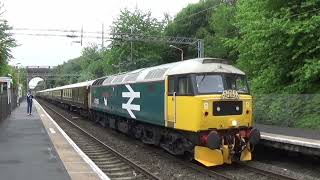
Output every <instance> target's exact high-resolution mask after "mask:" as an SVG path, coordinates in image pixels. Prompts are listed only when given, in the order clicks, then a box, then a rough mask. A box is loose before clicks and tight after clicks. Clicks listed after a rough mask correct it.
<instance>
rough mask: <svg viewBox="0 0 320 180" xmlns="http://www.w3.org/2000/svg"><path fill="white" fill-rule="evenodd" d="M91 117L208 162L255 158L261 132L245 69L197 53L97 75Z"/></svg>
mask: <svg viewBox="0 0 320 180" xmlns="http://www.w3.org/2000/svg"><path fill="white" fill-rule="evenodd" d="M90 114H91V118H92V119H95V120H96V121H100V122H102V124H104V125H107V126H110V127H111V128H115V129H118V130H120V131H121V132H124V133H127V134H130V135H133V136H134V137H136V138H139V139H142V141H143V142H145V143H149V144H154V145H160V146H161V147H162V148H164V149H166V150H167V151H169V152H170V153H172V154H179V155H181V154H191V155H192V156H193V158H194V159H196V160H197V161H199V162H201V163H202V164H204V165H206V166H215V165H221V164H223V163H231V162H232V160H233V159H235V158H237V159H240V160H242V161H245V160H251V149H252V147H251V146H252V145H254V144H256V143H257V141H258V140H259V138H260V133H259V131H258V130H256V129H252V126H253V120H252V97H251V96H250V93H249V88H248V85H247V82H246V77H245V74H244V73H243V72H242V71H240V70H239V69H237V68H235V67H233V66H231V65H228V64H226V63H224V60H221V59H214V58H205V59H191V60H186V61H182V62H176V63H170V64H165V65H160V66H156V67H151V68H145V69H140V70H136V71H132V72H128V73H123V74H118V75H113V76H108V77H104V78H100V79H98V80H96V81H95V82H94V83H93V84H92V87H91V105H90Z"/></svg>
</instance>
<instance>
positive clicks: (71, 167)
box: [0, 101, 108, 180]
mask: <svg viewBox="0 0 320 180" xmlns="http://www.w3.org/2000/svg"><path fill="white" fill-rule="evenodd" d="M33 105H34V107H33V110H32V115H30V116H28V115H27V104H26V102H22V103H21V105H20V107H17V108H16V109H15V110H14V111H13V112H12V114H11V116H9V117H8V118H7V119H5V120H2V121H0V174H1V177H0V179H10V180H19V179H24V180H43V179H46V180H69V179H80V180H81V179H90V180H96V179H108V178H107V177H104V176H105V175H104V174H102V172H101V171H100V172H99V169H98V168H97V167H96V166H95V165H94V163H93V162H90V159H89V158H88V157H86V155H85V154H81V153H83V152H82V151H81V150H80V149H77V146H76V145H75V144H72V143H73V141H72V140H71V139H70V138H69V137H68V136H67V135H66V134H65V133H64V132H63V131H62V130H61V128H60V127H59V126H58V125H57V124H56V123H55V122H54V121H53V120H52V118H51V117H50V116H49V115H48V114H47V113H46V112H45V111H44V110H43V108H42V107H41V106H40V105H39V104H38V103H37V102H36V101H34V104H33ZM68 138H69V139H68ZM92 163H93V164H92Z"/></svg>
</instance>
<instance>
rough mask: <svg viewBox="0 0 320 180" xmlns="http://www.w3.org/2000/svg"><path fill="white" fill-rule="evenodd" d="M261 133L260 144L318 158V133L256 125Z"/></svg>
mask: <svg viewBox="0 0 320 180" xmlns="http://www.w3.org/2000/svg"><path fill="white" fill-rule="evenodd" d="M255 127H256V128H258V129H259V130H260V131H261V143H262V144H264V145H267V146H272V147H275V148H280V149H284V150H288V151H293V152H300V153H303V154H307V155H316V156H320V131H319V130H311V129H299V128H289V127H279V126H272V125H263V124H256V125H255Z"/></svg>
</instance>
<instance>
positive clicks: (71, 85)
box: [39, 80, 94, 92]
mask: <svg viewBox="0 0 320 180" xmlns="http://www.w3.org/2000/svg"><path fill="white" fill-rule="evenodd" d="M93 82H94V80H92V81H85V82H80V83H75V84H69V85H65V86H60V87H56V88H51V89H46V90H43V91H39V92H48V91H56V90H61V89H70V88H77V87H88V86H90V85H91V84H92V83H93Z"/></svg>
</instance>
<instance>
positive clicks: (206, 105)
mask: <svg viewBox="0 0 320 180" xmlns="http://www.w3.org/2000/svg"><path fill="white" fill-rule="evenodd" d="M203 109H205V110H208V109H209V103H208V102H205V103H203Z"/></svg>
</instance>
